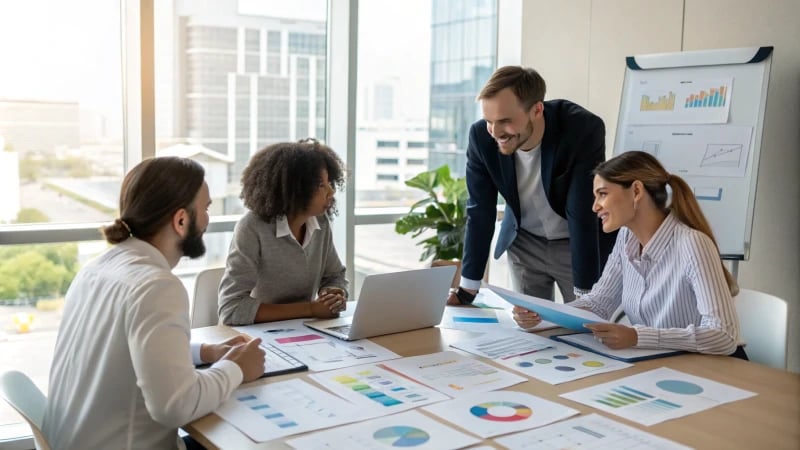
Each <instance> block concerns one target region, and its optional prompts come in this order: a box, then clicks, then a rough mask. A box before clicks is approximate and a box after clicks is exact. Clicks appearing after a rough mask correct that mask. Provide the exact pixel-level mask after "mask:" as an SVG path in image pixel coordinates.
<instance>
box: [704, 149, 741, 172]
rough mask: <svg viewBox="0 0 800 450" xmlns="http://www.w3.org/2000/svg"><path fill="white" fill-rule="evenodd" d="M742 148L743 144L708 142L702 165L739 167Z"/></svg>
mask: <svg viewBox="0 0 800 450" xmlns="http://www.w3.org/2000/svg"><path fill="white" fill-rule="evenodd" d="M742 149H743V146H742V144H708V145H706V152H705V154H704V155H703V160H702V161H700V167H739V166H740V165H741V164H742Z"/></svg>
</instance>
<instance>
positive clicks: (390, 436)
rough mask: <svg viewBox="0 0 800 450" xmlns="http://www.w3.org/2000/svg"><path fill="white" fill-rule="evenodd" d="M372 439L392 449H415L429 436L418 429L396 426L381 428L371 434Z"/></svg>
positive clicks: (428, 438)
mask: <svg viewBox="0 0 800 450" xmlns="http://www.w3.org/2000/svg"><path fill="white" fill-rule="evenodd" d="M372 438H373V439H375V440H376V441H378V442H382V443H384V444H388V445H391V446H392V447H416V446H417V445H422V444H424V443H426V442H428V441H429V440H430V439H431V435H429V434H428V433H427V432H425V431H424V430H420V429H419V428H415V427H407V426H404V425H397V426H393V427H386V428H381V429H380V430H378V431H376V432H375V433H373V434H372Z"/></svg>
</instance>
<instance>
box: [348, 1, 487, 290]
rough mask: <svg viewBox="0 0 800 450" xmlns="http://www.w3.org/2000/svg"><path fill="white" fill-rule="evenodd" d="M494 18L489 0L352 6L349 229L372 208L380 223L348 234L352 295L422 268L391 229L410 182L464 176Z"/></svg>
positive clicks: (412, 198)
mask: <svg viewBox="0 0 800 450" xmlns="http://www.w3.org/2000/svg"><path fill="white" fill-rule="evenodd" d="M496 11H497V5H496V1H495V0H409V1H405V2H397V1H392V0H370V1H363V2H360V3H359V10H358V14H359V28H358V90H357V100H358V101H357V102H356V105H357V122H356V123H357V125H356V153H357V158H356V162H355V177H354V180H352V181H354V182H355V203H356V214H357V216H356V223H357V224H360V223H365V222H364V221H359V216H358V214H363V215H364V216H365V217H366V216H370V217H373V216H374V215H375V213H376V212H377V211H383V212H384V214H383V215H382V216H381V217H383V218H384V220H385V223H384V224H380V223H376V222H375V221H374V220H370V222H369V224H364V225H358V226H356V228H355V250H354V253H355V254H354V262H355V272H356V274H355V278H356V283H355V290H356V292H357V291H358V289H359V287H360V280H361V279H362V278H363V276H364V275H367V274H370V273H376V272H381V271H383V272H386V271H389V270H402V269H409V268H418V267H421V266H422V265H424V264H425V263H424V262H421V261H419V255H420V254H421V249H420V247H418V246H415V245H413V244H414V242H413V241H412V240H411V239H410V238H409V237H408V236H401V235H398V234H396V233H395V232H394V226H393V222H394V220H396V219H397V218H398V217H399V216H400V215H402V214H405V213H406V212H407V211H408V208H409V207H410V206H411V205H412V204H413V203H414V202H416V201H417V200H420V199H421V198H422V197H423V196H424V194H423V193H422V192H421V191H418V190H415V189H411V188H408V187H407V186H406V185H405V181H406V180H407V179H409V178H411V177H413V176H415V175H416V174H418V173H420V172H422V171H425V170H428V169H433V168H437V167H439V166H441V165H444V164H446V165H449V166H450V169H451V172H452V173H454V174H456V175H460V176H463V174H464V165H465V163H466V158H465V154H466V146H467V133H468V131H469V126H470V124H472V122H474V121H475V120H477V119H479V118H480V112H479V109H478V104H477V103H476V102H475V95H476V94H477V93H478V91H479V90H480V87H481V86H482V85H483V84H484V83H485V82H486V80H487V79H488V78H489V75H491V73H492V71H493V70H494V68H495V60H496V33H497V25H496V22H497V20H496V19H497V12H496ZM387 17H391V20H386V18H387ZM390 162H391V164H390ZM418 240H421V239H418ZM378 255H380V257H378ZM383 255H391V256H389V257H387V258H383ZM376 259H385V260H389V261H391V263H384V264H377V265H376V264H375V263H374V261H375V260H376Z"/></svg>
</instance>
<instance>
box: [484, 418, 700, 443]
mask: <svg viewBox="0 0 800 450" xmlns="http://www.w3.org/2000/svg"><path fill="white" fill-rule="evenodd" d="M495 441H497V443H498V444H501V445H504V446H506V447H508V448H514V449H523V450H560V449H573V448H587V449H589V448H591V449H595V450H619V449H642V450H644V449H652V450H689V449H690V448H691V447H686V446H683V445H681V444H678V443H677V442H673V441H670V440H668V439H664V438H662V437H659V436H655V435H653V434H650V433H646V432H644V431H641V430H638V429H636V428H633V427H630V426H628V425H625V424H622V423H619V422H616V421H614V420H611V419H608V418H605V417H603V416H601V415H599V414H589V415H588V416H580V417H576V418H574V419H569V420H565V421H563V422H558V423H554V424H552V425H547V426H545V427H541V428H537V429H536V430H531V431H525V432H523V433H517V434H512V435H510V436H503V437H500V438H497V439H495Z"/></svg>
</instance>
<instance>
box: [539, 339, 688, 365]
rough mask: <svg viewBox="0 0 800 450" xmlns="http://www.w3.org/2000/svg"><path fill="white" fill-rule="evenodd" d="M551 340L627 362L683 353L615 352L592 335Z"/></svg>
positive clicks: (642, 350)
mask: <svg viewBox="0 0 800 450" xmlns="http://www.w3.org/2000/svg"><path fill="white" fill-rule="evenodd" d="M551 339H555V340H557V341H561V342H566V343H567V344H570V345H573V346H575V347H578V348H580V349H583V350H588V351H590V352H593V353H597V354H600V355H605V356H608V357H609V358H613V359H616V360H619V361H625V362H635V361H643V360H645V359H653V358H661V357H664V356H674V355H680V354H681V353H683V352H682V351H679V350H659V349H647V348H623V349H621V350H614V349H610V348H608V347H607V346H606V345H604V344H602V343H600V342H598V341H597V340H595V338H594V336H593V335H592V334H591V333H580V334H565V335H561V336H553V337H552V338H551Z"/></svg>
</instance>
